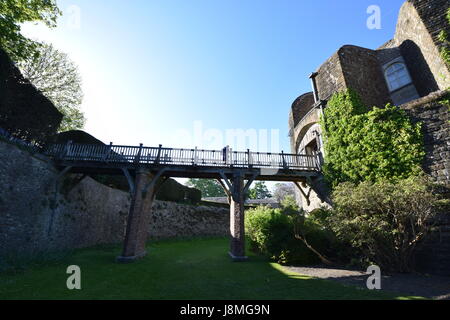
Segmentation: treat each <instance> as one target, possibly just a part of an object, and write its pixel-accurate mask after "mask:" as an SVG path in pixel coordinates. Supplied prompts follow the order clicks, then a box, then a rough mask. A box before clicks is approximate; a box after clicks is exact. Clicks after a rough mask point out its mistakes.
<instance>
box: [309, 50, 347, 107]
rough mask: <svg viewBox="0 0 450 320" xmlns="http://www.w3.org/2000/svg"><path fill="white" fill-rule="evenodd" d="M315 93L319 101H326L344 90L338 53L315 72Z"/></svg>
mask: <svg viewBox="0 0 450 320" xmlns="http://www.w3.org/2000/svg"><path fill="white" fill-rule="evenodd" d="M316 82H317V91H318V93H319V99H320V100H328V99H330V98H331V96H332V95H333V94H334V93H335V92H338V91H341V90H344V89H346V88H347V87H346V85H345V79H344V74H343V73H342V65H341V62H340V60H339V52H336V53H335V54H333V55H332V56H331V57H330V58H328V60H327V61H325V62H324V63H323V64H322V65H321V66H320V67H319V69H318V70H317V77H316Z"/></svg>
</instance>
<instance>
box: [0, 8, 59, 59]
mask: <svg viewBox="0 0 450 320" xmlns="http://www.w3.org/2000/svg"><path fill="white" fill-rule="evenodd" d="M60 15H61V11H60V10H59V9H58V7H57V5H56V1H55V0H2V1H0V45H1V46H2V48H4V49H5V50H6V51H7V52H8V54H9V55H10V56H11V58H12V59H13V60H14V61H15V62H18V61H20V60H23V59H26V58H28V57H30V56H36V55H37V54H38V51H37V49H38V48H39V46H40V44H39V43H38V42H36V41H33V40H31V39H28V38H26V37H24V36H23V35H22V34H21V33H20V31H21V27H20V24H22V23H24V22H42V23H44V24H45V25H47V26H48V27H55V26H56V20H57V18H58V16H60Z"/></svg>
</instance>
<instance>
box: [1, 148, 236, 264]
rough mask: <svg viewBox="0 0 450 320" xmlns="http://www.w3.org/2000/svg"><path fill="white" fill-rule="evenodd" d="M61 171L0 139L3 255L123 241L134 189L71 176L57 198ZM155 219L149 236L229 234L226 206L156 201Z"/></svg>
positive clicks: (152, 218)
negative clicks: (114, 186)
mask: <svg viewBox="0 0 450 320" xmlns="http://www.w3.org/2000/svg"><path fill="white" fill-rule="evenodd" d="M57 175H58V172H57V171H56V170H55V168H54V167H53V166H52V165H51V163H49V162H48V160H46V159H45V158H41V157H37V156H31V155H30V154H29V153H28V152H27V151H23V150H21V149H19V148H17V147H16V146H13V145H11V144H9V143H5V142H2V141H0V185H1V186H2V188H1V189H0V259H1V257H2V255H5V254H26V253H30V252H31V253H37V252H41V251H44V252H46V251H53V250H63V249H72V248H82V247H89V246H95V245H99V244H112V243H120V242H121V241H123V239H124V234H125V228H126V221H127V215H128V210H129V204H130V196H129V194H128V193H126V192H123V191H120V190H116V189H112V188H109V187H107V186H104V185H102V184H100V183H98V182H96V181H95V180H93V179H91V178H89V177H86V178H85V179H83V180H82V181H81V182H80V183H77V182H76V181H77V180H76V178H77V177H78V176H76V175H70V176H68V177H67V178H65V179H64V180H63V181H62V183H61V188H60V191H61V192H59V193H57V194H56V197H55V191H54V190H55V187H54V181H55V179H56V177H57ZM52 219H53V221H52ZM150 220H151V223H150V227H149V231H148V233H149V237H150V239H167V238H177V237H196V236H227V235H229V210H228V209H225V208H216V207H206V206H190V205H182V204H177V203H174V202H164V201H155V202H154V204H153V211H152V214H151V217H150Z"/></svg>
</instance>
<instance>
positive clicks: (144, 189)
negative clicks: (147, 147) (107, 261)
mask: <svg viewBox="0 0 450 320" xmlns="http://www.w3.org/2000/svg"><path fill="white" fill-rule="evenodd" d="M153 180H155V177H154V176H153V175H152V174H151V173H150V172H149V171H147V170H143V169H138V170H137V171H136V180H135V184H134V188H133V189H134V190H133V191H132V199H131V205H130V212H129V214H128V222H127V229H126V234H125V241H124V245H123V253H122V255H121V256H119V257H117V261H118V262H133V261H135V260H137V259H139V258H142V257H144V256H145V255H146V254H147V252H146V250H145V244H146V241H147V236H148V229H149V228H148V227H149V223H150V216H151V209H152V204H153V199H154V195H155V183H154V181H153Z"/></svg>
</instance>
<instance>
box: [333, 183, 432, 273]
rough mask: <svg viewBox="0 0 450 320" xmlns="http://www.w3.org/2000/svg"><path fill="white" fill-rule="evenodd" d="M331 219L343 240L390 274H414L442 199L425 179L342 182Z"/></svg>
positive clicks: (334, 228)
mask: <svg viewBox="0 0 450 320" xmlns="http://www.w3.org/2000/svg"><path fill="white" fill-rule="evenodd" d="M332 197H333V202H334V204H335V208H334V212H333V214H332V215H331V216H329V217H328V218H327V220H328V222H329V223H330V226H331V228H332V229H333V230H334V231H335V232H336V235H337V237H338V238H339V239H341V240H344V241H348V242H349V243H350V244H351V245H352V246H353V247H354V248H356V249H359V250H360V251H361V253H362V254H363V256H364V258H365V260H366V261H367V262H371V263H375V264H377V265H379V266H380V267H382V268H384V269H385V270H388V271H398V272H408V271H411V270H412V266H413V257H414V252H415V251H416V249H417V247H418V246H419V245H420V244H421V242H422V241H423V240H424V239H425V238H426V237H427V235H428V234H429V232H430V231H431V229H432V224H431V221H433V218H434V216H435V212H436V210H435V206H436V204H437V201H438V198H437V196H436V195H435V193H434V191H433V185H432V184H431V183H430V181H429V178H427V177H425V176H419V177H410V178H407V179H403V180H400V181H398V182H387V181H380V182H376V183H371V182H368V181H365V182H362V183H360V184H359V185H355V184H353V183H348V182H347V183H342V184H340V185H338V186H337V187H336V188H335V190H334V192H333V196H332Z"/></svg>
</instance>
